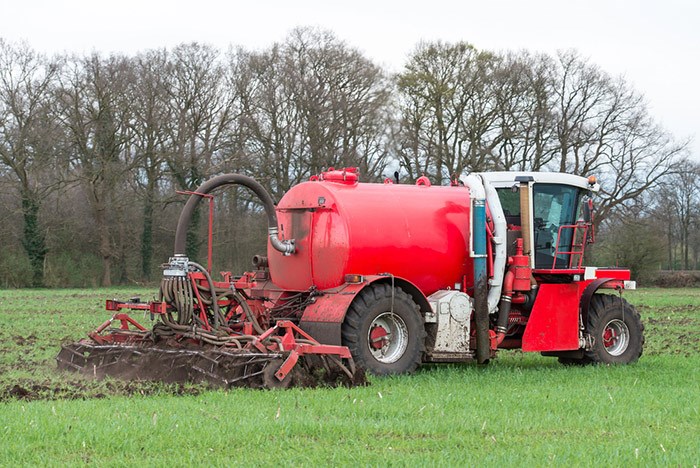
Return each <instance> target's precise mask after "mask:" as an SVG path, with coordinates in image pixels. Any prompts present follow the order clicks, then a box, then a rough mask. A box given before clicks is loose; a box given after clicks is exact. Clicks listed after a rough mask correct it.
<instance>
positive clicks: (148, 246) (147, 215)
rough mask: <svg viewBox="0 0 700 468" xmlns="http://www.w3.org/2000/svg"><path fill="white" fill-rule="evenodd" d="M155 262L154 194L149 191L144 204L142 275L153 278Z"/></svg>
mask: <svg viewBox="0 0 700 468" xmlns="http://www.w3.org/2000/svg"><path fill="white" fill-rule="evenodd" d="M152 262H153V195H152V194H151V193H148V194H147V195H146V198H145V200H144V205H143V232H142V233H141V277H142V278H143V280H144V281H150V280H151V266H152V265H151V263H152Z"/></svg>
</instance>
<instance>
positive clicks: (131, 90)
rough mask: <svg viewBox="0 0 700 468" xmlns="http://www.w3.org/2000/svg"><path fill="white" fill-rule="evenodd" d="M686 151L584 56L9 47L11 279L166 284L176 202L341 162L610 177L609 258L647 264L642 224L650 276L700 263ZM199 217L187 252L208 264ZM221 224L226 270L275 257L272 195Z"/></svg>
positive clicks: (237, 209)
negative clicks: (388, 59) (268, 247)
mask: <svg viewBox="0 0 700 468" xmlns="http://www.w3.org/2000/svg"><path fill="white" fill-rule="evenodd" d="M685 148H686V145H685V144H683V143H679V142H677V141H675V140H674V139H673V137H672V136H671V135H670V134H668V133H667V132H666V131H664V130H663V129H662V128H660V127H659V126H658V125H657V123H656V122H655V121H654V119H653V117H652V116H651V115H650V113H649V110H648V108H647V107H646V105H645V103H644V99H643V96H642V95H641V94H639V93H638V92H637V91H635V90H634V89H633V88H632V87H631V86H630V85H629V83H627V82H626V80H625V79H623V78H619V77H617V78H616V77H612V76H610V75H609V74H607V73H605V72H604V71H603V70H601V69H600V68H599V67H597V66H596V65H594V64H592V63H591V62H590V61H588V60H587V59H586V58H584V57H581V56H580V55H579V54H578V53H576V52H575V51H566V52H561V53H558V54H556V55H554V56H551V55H544V54H533V53H530V52H527V51H520V52H505V53H494V52H489V51H482V50H477V49H475V48H474V47H472V46H471V45H469V44H467V43H456V44H450V43H441V42H435V43H421V44H418V45H417V46H416V48H415V50H414V52H413V53H412V54H411V55H410V56H409V57H408V58H407V61H406V63H405V66H404V68H403V70H402V71H401V72H400V73H398V74H396V75H392V74H390V73H388V72H387V71H386V70H384V69H382V68H381V67H379V66H378V65H377V64H375V63H373V62H372V61H371V60H369V59H368V58H367V57H366V56H364V55H363V54H362V52H360V51H358V50H357V49H355V48H353V47H351V46H349V45H348V44H346V43H344V42H342V41H340V40H338V39H337V38H336V37H335V36H334V35H333V34H332V33H331V32H328V31H323V30H317V29H309V28H300V29H297V30H294V31H293V32H292V33H290V35H289V36H288V37H287V38H286V40H285V41H283V42H281V43H276V44H273V45H272V46H270V47H269V48H267V49H264V50H260V51H253V50H246V49H242V48H231V49H229V50H227V51H222V50H218V49H216V48H213V47H210V46H206V45H202V44H196V43H192V44H182V45H180V46H177V47H175V48H173V49H171V50H166V49H161V50H148V51H144V52H143V53H140V54H137V55H135V56H122V55H110V56H103V55H100V54H97V53H95V54H92V55H87V56H73V55H71V56H67V55H64V56H57V57H46V56H43V55H41V54H38V53H37V52H36V51H34V50H33V49H32V48H31V47H30V46H29V45H27V44H17V43H9V42H6V41H3V40H1V39H0V184H1V185H0V186H1V187H2V190H1V191H0V243H1V244H0V245H2V249H1V250H0V285H2V286H5V287H8V286H9V287H21V286H44V285H46V286H89V285H96V284H103V285H109V284H113V283H126V282H141V281H144V282H148V281H151V280H153V279H154V278H156V277H157V270H158V265H159V264H161V263H162V262H163V261H164V260H166V259H167V257H168V255H169V254H170V253H171V249H172V244H173V237H174V227H175V224H176V222H177V216H178V214H179V210H180V208H181V206H182V204H183V202H184V200H185V198H186V196H185V195H178V194H177V193H176V191H185V192H186V191H191V190H194V189H195V188H196V187H197V186H198V185H199V184H200V183H201V182H202V181H204V180H206V179H207V178H210V177H212V176H213V175H216V174H221V173H225V172H240V173H244V174H248V175H251V176H253V177H255V178H256V179H258V180H259V181H260V182H261V183H262V184H263V185H265V186H266V187H267V188H268V190H269V191H270V192H271V193H272V194H273V197H275V198H276V199H279V198H280V197H281V196H282V195H283V194H284V192H285V191H287V190H288V189H289V188H290V187H291V186H292V185H294V184H297V183H299V182H301V181H303V180H306V179H308V177H309V176H311V175H314V174H317V173H319V172H321V171H322V170H324V169H326V168H328V167H331V166H334V167H346V166H355V167H358V168H359V169H360V173H361V180H363V181H379V180H381V179H382V178H383V177H385V176H386V175H389V174H393V172H394V171H395V170H398V171H399V173H400V176H401V178H402V180H403V181H405V182H407V183H412V182H414V181H415V180H416V179H417V178H418V177H420V176H422V175H427V176H428V177H429V178H430V179H431V180H432V181H433V183H437V184H440V183H447V181H449V180H450V178H453V177H459V176H461V175H464V174H466V173H468V172H471V171H487V170H545V171H562V172H570V173H574V174H580V175H589V174H595V175H597V176H598V178H599V180H600V182H601V185H602V186H603V191H602V193H601V194H600V197H599V198H598V206H599V209H598V212H597V216H598V217H597V222H598V223H600V224H601V227H602V229H603V231H607V232H608V233H609V234H610V238H611V239H612V240H611V241H610V242H607V243H605V245H600V246H598V248H597V255H599V257H600V258H601V259H603V260H605V261H608V262H618V263H625V262H627V263H629V262H630V258H627V257H625V255H624V253H623V252H622V251H621V250H620V249H617V248H616V247H611V246H612V245H614V243H615V242H617V245H622V246H627V245H629V244H630V242H629V240H630V239H627V240H625V235H630V236H633V238H632V240H636V241H639V239H641V237H639V238H637V237H635V236H640V234H639V233H640V232H642V231H641V230H640V228H639V224H640V223H641V224H643V225H644V226H645V229H646V231H648V234H649V235H648V236H647V237H648V238H649V239H651V240H652V242H656V241H657V240H658V241H659V242H661V243H660V244H659V245H660V246H661V247H659V246H656V247H655V250H661V251H662V252H663V256H662V257H661V258H654V259H653V260H652V261H651V262H652V263H651V264H653V265H654V266H655V267H656V268H658V267H659V266H660V265H661V263H663V262H665V261H667V263H668V264H666V263H663V266H664V267H670V268H675V267H678V266H685V267H692V265H691V264H693V262H694V265H695V267H696V268H697V265H698V253H699V251H700V241H698V239H697V234H696V233H697V232H698V229H696V228H697V227H698V219H697V212H698V210H697V206H698V198H699V197H698V186H697V182H696V181H697V178H695V179H693V178H692V177H690V178H687V177H686V175H687V174H691V173H693V171H695V173H696V174H697V171H698V168H697V165H693V164H692V163H690V162H688V161H687V160H686V159H684V156H685V151H686V150H685ZM683 177H686V179H688V180H686V179H683ZM679 181H682V182H679ZM679 184H680V185H679ZM681 187H682V188H681ZM684 190H685V192H684ZM688 203H690V205H688ZM198 213H199V215H198V219H197V223H195V229H192V231H191V232H190V233H189V236H188V247H187V248H188V254H189V255H191V256H193V257H197V258H201V257H202V256H203V255H204V245H205V243H206V226H205V224H206V223H204V222H203V221H204V219H205V218H206V217H207V214H206V211H203V210H199V212H198ZM216 219H217V223H216V232H215V255H216V259H217V261H216V265H215V267H220V268H230V269H232V270H233V271H241V270H243V269H244V268H246V267H247V263H248V262H249V258H250V255H251V254H252V253H259V252H262V251H264V245H265V226H264V222H263V221H262V220H260V219H259V210H258V209H257V207H256V205H255V201H254V200H253V199H252V198H251V197H250V196H249V194H248V193H245V192H244V191H240V192H239V191H235V190H231V191H228V192H226V193H225V194H223V195H221V196H220V197H218V198H217V202H216ZM200 221H202V222H200ZM630 223H632V224H631V228H630V229H628V228H627V227H626V226H628V225H630ZM634 223H637V224H634ZM644 223H647V224H644ZM659 226H663V229H660V228H659ZM646 231H645V232H646ZM627 233H630V234H627ZM635 233H636V234H635ZM632 245H634V242H632ZM632 253H637V252H636V250H634V249H632ZM644 261H645V262H647V261H649V259H645V260H644ZM679 261H680V264H679ZM653 262H656V264H654V263H653Z"/></svg>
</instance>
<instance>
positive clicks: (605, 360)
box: [583, 294, 644, 364]
mask: <svg viewBox="0 0 700 468" xmlns="http://www.w3.org/2000/svg"><path fill="white" fill-rule="evenodd" d="M586 331H587V332H588V333H589V334H590V335H592V337H593V347H592V348H591V350H590V351H586V355H585V357H584V358H583V360H584V361H589V362H593V363H598V364H631V363H633V362H636V361H637V360H638V359H639V357H640V356H641V355H642V351H643V349H644V324H643V323H642V319H641V318H640V316H639V312H637V310H636V309H635V308H634V306H632V305H631V304H630V303H629V302H627V301H626V300H624V299H622V298H621V297H618V296H613V295H609V294H595V295H594V296H593V298H592V299H591V303H590V306H589V308H588V324H587V327H586Z"/></svg>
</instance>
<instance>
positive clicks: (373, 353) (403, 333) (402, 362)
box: [342, 284, 426, 375]
mask: <svg viewBox="0 0 700 468" xmlns="http://www.w3.org/2000/svg"><path fill="white" fill-rule="evenodd" d="M393 296H394V297H393V310H392V293H391V286H389V285H387V284H373V285H371V286H369V287H367V288H365V289H363V290H362V292H360V294H358V295H357V297H356V298H355V300H353V302H352V304H351V305H350V308H349V309H348V312H347V314H346V315H345V321H344V322H343V326H342V337H343V345H344V346H347V347H348V348H349V349H350V353H351V354H352V356H353V359H354V360H355V363H356V364H357V366H358V367H360V368H362V369H364V370H366V371H367V372H370V373H372V374H374V375H390V374H404V373H410V372H413V371H414V370H416V368H417V367H418V366H419V365H420V363H421V360H422V357H423V352H424V350H425V336H426V333H425V329H424V327H423V320H422V319H421V315H420V308H419V307H418V304H416V303H415V302H414V301H413V299H412V298H411V296H409V295H408V294H407V293H405V292H404V291H403V289H401V288H400V287H395V288H394V295H393Z"/></svg>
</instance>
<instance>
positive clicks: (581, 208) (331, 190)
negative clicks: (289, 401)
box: [57, 168, 644, 387]
mask: <svg viewBox="0 0 700 468" xmlns="http://www.w3.org/2000/svg"><path fill="white" fill-rule="evenodd" d="M397 182H398V181H397ZM229 185H242V186H244V187H247V188H248V189H250V190H252V191H253V192H254V193H255V195H257V197H258V198H259V199H260V201H261V203H262V205H263V206H264V208H265V213H266V215H267V220H268V233H269V239H268V248H267V255H266V256H262V255H258V256H255V257H254V258H253V266H254V269H253V271H250V272H246V273H244V274H243V275H241V276H234V275H232V274H231V273H223V274H222V278H220V279H219V278H216V279H214V278H213V277H212V275H211V271H210V269H211V268H210V266H209V267H204V266H202V265H200V264H199V263H197V262H195V261H193V260H192V259H189V258H187V257H186V256H185V239H186V233H187V229H188V226H189V223H190V219H191V217H192V213H193V212H194V209H195V208H196V206H197V205H198V204H199V202H200V201H201V200H202V199H207V201H208V202H209V203H210V204H211V203H213V198H212V195H211V194H212V192H213V191H215V190H216V189H219V188H221V187H225V186H229ZM597 190H598V184H597V183H596V181H595V178H593V177H590V178H583V177H578V176H574V175H568V174H561V173H531V172H491V173H478V174H471V175H469V176H467V177H465V178H464V179H463V180H461V181H455V182H454V183H453V184H452V185H451V186H432V185H431V184H430V182H429V181H428V179H427V178H425V177H422V178H420V179H419V180H418V182H417V184H416V185H407V184H399V183H394V181H392V180H390V179H387V180H385V181H384V183H383V184H370V183H360V182H359V175H358V173H357V171H356V170H355V169H354V168H347V169H343V170H333V169H330V170H329V171H327V172H324V173H322V174H320V175H319V176H315V177H312V178H311V180H310V181H308V182H304V183H301V184H299V185H297V186H294V187H292V188H291V189H290V190H289V192H287V193H286V194H285V195H284V196H283V197H282V199H281V200H280V201H279V203H278V204H277V205H276V206H275V205H274V202H273V200H272V198H271V197H270V195H269V194H268V193H267V192H266V191H265V190H264V188H263V187H262V186H261V185H260V184H258V183H257V182H256V181H255V180H254V179H251V178H249V177H246V176H243V175H239V174H227V175H222V176H218V177H215V178H213V179H211V180H210V181H208V182H205V183H204V184H202V185H201V186H200V187H199V188H198V189H197V191H196V192H194V193H192V194H191V195H190V199H189V200H188V202H187V204H186V205H185V208H184V209H183V211H182V214H181V216H180V220H179V222H178V227H177V232H176V238H175V249H174V255H173V256H172V257H171V258H170V260H169V262H168V263H167V264H166V265H165V266H164V271H163V279H162V282H161V287H160V295H159V297H160V299H159V300H158V301H151V302H148V303H144V302H140V301H139V300H138V299H134V300H131V301H127V302H120V301H107V309H108V310H111V311H114V316H113V317H112V318H111V319H110V320H108V321H107V322H105V323H104V324H103V325H102V326H100V327H99V328H98V329H97V330H95V331H94V332H92V333H90V334H89V338H88V339H85V340H82V341H80V342H78V343H74V344H70V345H66V346H64V347H63V349H62V350H61V352H60V353H59V355H58V358H57V360H58V363H59V366H60V367H63V368H68V369H75V370H79V371H83V372H88V373H91V374H95V375H98V374H99V375H104V374H110V375H121V376H128V377H135V378H152V379H161V380H165V381H182V380H193V381H210V382H214V383H219V384H222V385H226V386H232V385H245V386H254V387H285V386H288V385H290V384H297V385H313V384H315V383H317V382H318V380H319V379H321V380H325V381H326V382H327V383H330V384H335V383H339V382H342V383H345V384H353V383H359V382H362V381H363V377H364V374H363V373H362V372H361V371H360V370H358V369H362V370H366V371H368V372H371V373H373V374H379V375H382V374H396V373H405V372H411V371H413V370H415V369H416V368H417V367H418V366H419V365H420V364H421V363H423V362H463V361H477V362H480V363H485V362H487V361H488V360H489V359H491V358H492V357H494V356H495V354H496V351H497V350H498V349H503V348H519V349H522V350H523V351H533V352H540V353H542V354H544V355H547V356H554V357H558V358H559V360H560V361H561V362H563V363H566V364H585V363H631V362H634V361H636V360H637V359H638V358H639V356H640V355H641V353H642V348H643V345H644V336H643V331H644V327H643V325H642V323H641V320H640V317H639V314H638V313H637V311H636V310H635V309H634V307H633V306H632V305H630V304H629V303H628V302H627V301H625V300H624V299H622V297H621V293H622V291H623V290H624V289H634V287H635V283H634V281H630V272H629V270H626V269H621V268H595V267H587V266H583V265H582V263H583V256H584V250H585V247H586V245H587V244H588V243H590V242H592V241H593V230H592V217H593V204H592V201H591V196H592V193H593V192H596V191H597ZM210 232H211V219H210ZM210 244H211V240H210ZM209 252H210V254H209V263H208V265H211V249H210V250H209ZM605 292H608V293H607V294H606V293H605ZM129 310H144V311H147V312H150V314H151V317H152V318H153V319H154V321H155V325H153V326H152V327H151V328H150V329H147V328H146V327H144V326H143V325H141V324H140V323H138V322H137V321H136V320H134V319H133V318H132V317H131V316H129V315H128V311H129ZM112 325H117V326H116V327H112Z"/></svg>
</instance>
